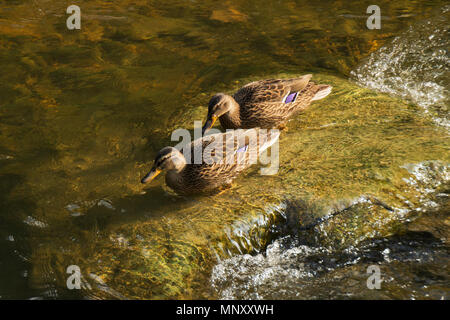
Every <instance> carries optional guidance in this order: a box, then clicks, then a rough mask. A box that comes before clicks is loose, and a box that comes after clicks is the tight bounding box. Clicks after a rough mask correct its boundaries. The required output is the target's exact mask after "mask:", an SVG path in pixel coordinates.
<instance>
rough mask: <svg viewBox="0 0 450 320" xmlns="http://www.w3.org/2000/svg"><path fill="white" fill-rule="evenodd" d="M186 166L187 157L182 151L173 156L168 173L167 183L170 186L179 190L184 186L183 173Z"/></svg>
mask: <svg viewBox="0 0 450 320" xmlns="http://www.w3.org/2000/svg"><path fill="white" fill-rule="evenodd" d="M185 168H186V159H185V157H184V156H183V155H182V154H181V153H179V154H178V155H177V156H175V157H173V158H172V163H171V166H170V169H169V170H168V171H167V174H166V183H167V185H168V186H169V187H171V188H172V189H174V190H178V189H179V188H181V187H182V186H183V183H184V180H183V174H182V173H183V171H184V169H185Z"/></svg>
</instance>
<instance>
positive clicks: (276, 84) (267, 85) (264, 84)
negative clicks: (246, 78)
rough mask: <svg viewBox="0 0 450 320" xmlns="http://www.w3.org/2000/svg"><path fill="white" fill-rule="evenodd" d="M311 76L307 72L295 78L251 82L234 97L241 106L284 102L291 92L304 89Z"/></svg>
mask: <svg viewBox="0 0 450 320" xmlns="http://www.w3.org/2000/svg"><path fill="white" fill-rule="evenodd" d="M311 77H312V75H311V74H307V75H304V76H302V77H300V78H295V79H268V80H260V81H255V82H251V83H249V84H247V85H245V86H243V87H242V88H241V89H239V90H238V91H237V92H236V93H235V94H234V95H233V98H234V99H235V100H236V102H237V103H239V105H241V106H243V105H246V104H255V103H256V104H258V103H264V102H275V103H283V102H284V101H285V100H286V99H287V98H288V96H289V94H293V93H296V92H299V91H301V90H303V89H304V88H305V87H306V86H307V84H308V83H309V80H310V79H311Z"/></svg>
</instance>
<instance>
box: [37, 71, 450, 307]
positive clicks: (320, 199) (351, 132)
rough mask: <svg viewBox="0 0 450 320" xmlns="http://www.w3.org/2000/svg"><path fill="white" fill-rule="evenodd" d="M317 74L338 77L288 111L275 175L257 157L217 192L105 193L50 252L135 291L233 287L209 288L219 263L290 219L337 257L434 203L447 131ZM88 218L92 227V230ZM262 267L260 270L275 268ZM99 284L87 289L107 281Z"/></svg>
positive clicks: (266, 240) (299, 232)
mask: <svg viewBox="0 0 450 320" xmlns="http://www.w3.org/2000/svg"><path fill="white" fill-rule="evenodd" d="M281 76H284V77H289V76H293V75H288V74H286V75H281ZM314 78H315V80H316V81H317V82H320V83H327V84H331V85H332V86H333V88H334V93H333V94H332V95H330V96H329V98H327V99H324V100H322V101H318V102H317V103H314V104H313V105H311V107H310V108H309V109H308V110H306V111H305V112H304V113H302V114H300V115H299V116H298V117H296V118H294V119H293V120H292V121H291V122H290V123H289V125H288V127H289V130H288V131H287V132H283V134H282V136H281V139H280V155H279V162H280V168H279V171H278V173H277V174H276V175H273V176H261V175H259V174H258V173H259V168H258V166H254V167H253V169H251V170H250V171H249V172H247V174H244V175H243V176H242V177H240V178H238V180H237V181H236V186H235V187H233V188H232V189H231V190H229V191H227V192H225V193H223V194H221V195H217V196H199V197H193V198H184V197H179V196H176V195H174V194H173V193H172V192H171V191H170V190H169V189H168V188H167V187H166V186H165V184H164V182H163V181H162V179H161V180H158V181H156V182H155V183H154V184H153V185H151V186H150V187H149V188H148V189H147V192H146V193H145V194H141V193H140V192H136V194H132V195H128V196H125V197H122V198H115V199H114V198H112V197H111V196H109V197H108V198H109V199H111V201H110V204H111V206H113V207H114V208H116V210H110V209H108V208H107V207H103V206H97V205H92V206H91V207H90V208H87V209H86V211H85V214H84V215H83V216H80V217H76V218H75V219H74V220H73V223H72V224H71V226H70V230H71V231H70V232H69V233H70V234H73V236H74V237H75V238H77V241H75V242H74V241H71V242H70V243H65V242H64V241H63V240H62V241H61V242H62V243H64V247H66V248H67V249H69V250H68V251H67V255H65V256H61V252H60V251H55V252H53V253H52V254H50V256H53V255H55V256H58V257H59V258H58V259H61V261H65V263H66V264H67V263H69V261H73V259H74V256H77V257H78V258H77V264H78V265H80V268H81V270H85V271H84V272H89V273H93V274H96V275H98V276H99V277H101V279H103V282H104V285H105V286H108V288H111V290H114V292H117V293H119V294H120V295H123V296H124V297H127V298H149V299H162V298H206V297H210V295H212V296H216V294H218V295H219V296H222V297H227V295H226V294H224V293H223V292H222V293H218V292H215V291H213V292H210V288H209V281H208V278H209V276H210V272H211V270H212V269H213V267H214V265H216V264H217V263H218V262H220V261H227V259H230V258H231V259H238V260H236V261H240V260H239V259H241V258H242V259H247V260H249V261H251V260H252V259H263V258H262V257H263V256H261V255H260V254H259V253H262V252H265V254H267V252H268V251H266V248H268V246H269V245H271V246H272V247H270V246H269V248H273V245H274V243H276V240H275V242H273V241H274V239H278V238H279V237H280V235H282V234H286V231H280V230H282V229H283V228H288V229H289V230H290V231H289V232H288V235H290V236H295V237H297V238H298V239H300V240H301V241H302V242H301V243H302V245H303V246H304V247H303V248H304V249H305V250H313V251H314V252H316V251H318V252H329V255H330V256H331V257H330V259H333V257H332V255H333V254H334V253H335V252H336V250H338V251H339V250H344V249H346V248H351V247H355V246H357V245H358V244H360V243H362V242H364V241H369V240H370V239H376V238H380V237H389V236H391V235H393V234H394V233H395V231H396V230H397V229H398V228H399V226H401V225H402V224H403V223H405V222H407V221H408V219H410V218H412V217H413V216H414V214H415V213H417V212H418V211H419V210H420V208H423V207H427V206H428V205H429V202H427V199H428V198H427V197H431V194H433V192H429V191H430V190H435V189H436V188H438V187H439V186H440V185H443V184H445V183H447V182H448V163H449V155H448V152H446V146H448V143H449V142H448V137H447V133H446V131H445V130H444V129H442V128H439V127H436V126H435V125H434V123H433V121H432V119H431V118H427V117H426V116H424V115H423V114H422V113H421V112H420V109H419V108H418V107H416V106H414V105H411V104H408V103H405V102H404V101H402V100H399V99H396V98H392V97H389V96H386V95H384V94H380V93H376V92H373V91H371V90H369V89H363V88H360V87H358V86H356V85H354V84H351V83H349V82H348V81H346V80H342V79H339V78H337V77H334V76H329V75H315V76H314ZM250 80H252V79H245V80H243V81H242V82H247V81H250ZM232 89H233V88H232ZM230 91H232V90H230ZM193 101H194V102H193V105H195V104H196V103H195V101H196V100H195V99H194V100H193ZM186 108H187V110H192V112H194V113H198V110H197V109H196V108H195V107H192V108H190V107H189V106H187V107H186ZM188 113H189V111H188ZM185 119H190V117H189V115H187V116H186V117H185ZM198 120H200V119H198ZM189 121H191V120H189ZM330 123H332V124H333V125H327V124H330ZM189 125H191V126H192V123H191V122H186V123H184V124H183V123H180V126H187V127H188V128H189ZM125 183H126V184H130V185H131V184H133V183H136V181H134V180H132V179H130V180H126V181H125ZM431 201H432V200H431ZM93 203H94V204H95V203H98V201H97V202H95V201H94V202H93ZM143 208H144V209H143ZM124 212H126V213H124ZM286 221H288V222H289V223H286ZM92 226H96V228H98V232H97V233H96V234H93V233H92V232H88V231H89V230H90V228H92ZM280 228H281V229H280ZM83 243H91V245H90V246H84V245H82V244H83ZM271 243H272V244H271ZM270 250H271V249H269V251H270ZM295 250H297V249H295ZM299 250H300V249H299ZM300 251H301V250H300ZM330 252H331V253H330ZM36 254H39V249H38V251H37V252H36ZM248 254H256V256H255V258H253V257H252V256H248ZM280 254H286V255H289V254H290V253H289V251H286V252H284V251H283V252H282V253H280ZM239 257H241V258H239ZM264 259H266V258H264ZM355 259H357V257H355ZM225 263H226V262H225ZM71 264H73V262H72V263H71ZM62 265H64V263H63V264H62ZM220 265H221V264H219V266H220ZM237 265H240V263H238V264H237ZM225 266H228V267H229V266H230V265H229V264H225ZM216 268H218V267H216ZM217 270H218V269H214V271H213V273H214V274H216V273H217V272H218V271H217ZM250 270H251V269H250ZM263 272H264V275H260V276H261V277H265V276H267V275H266V272H268V271H263ZM299 272H300V273H302V272H303V271H299ZM305 272H307V273H310V272H312V271H311V270H309V271H308V270H306V271H305ZM230 273H231V274H236V275H239V270H233V269H230V270H228V273H227V274H230ZM217 274H219V273H217ZM273 274H274V275H275V274H276V272H275V271H274V273H273ZM313 275H314V273H313ZM61 276H62V277H63V276H64V274H61ZM86 279H87V281H90V280H89V278H88V277H86ZM267 279H270V277H269V278H267ZM272 279H273V278H272ZM217 283H218V284H219V286H220V283H221V282H217ZM261 283H264V282H261ZM91 287H92V288H93V289H91V290H90V291H89V292H86V294H87V295H94V296H105V295H107V292H109V291H110V290H109V291H107V290H101V291H99V292H96V291H95V290H96V289H95V288H96V286H95V284H92V285H91ZM248 296H252V295H251V294H249V295H248ZM230 297H231V296H230ZM252 297H253V296H252ZM254 297H257V296H254Z"/></svg>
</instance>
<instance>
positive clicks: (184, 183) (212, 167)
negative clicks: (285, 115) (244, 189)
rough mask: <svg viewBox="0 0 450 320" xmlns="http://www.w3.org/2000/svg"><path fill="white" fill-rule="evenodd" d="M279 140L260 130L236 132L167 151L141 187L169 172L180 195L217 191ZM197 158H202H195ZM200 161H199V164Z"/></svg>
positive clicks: (159, 158) (169, 182) (172, 186)
mask: <svg viewBox="0 0 450 320" xmlns="http://www.w3.org/2000/svg"><path fill="white" fill-rule="evenodd" d="M266 132H267V134H266ZM278 136H279V133H278V132H270V131H266V130H264V131H261V130H259V129H250V130H234V131H231V132H227V133H218V134H212V135H207V136H204V137H202V138H200V139H197V140H195V141H193V142H192V143H190V144H188V145H185V146H184V148H183V149H182V150H181V151H182V152H180V151H179V150H178V149H176V148H173V147H165V148H163V149H161V151H160V152H159V153H158V155H157V156H156V159H155V163H154V165H153V168H152V169H151V171H150V172H149V173H148V174H147V175H146V176H145V177H144V178H143V179H142V183H146V182H149V181H151V180H152V179H153V178H154V177H156V176H157V175H158V174H159V172H161V171H162V170H166V171H167V174H166V183H167V185H168V186H169V187H170V188H171V189H173V190H174V191H175V192H176V193H178V194H194V193H201V192H208V191H214V190H217V189H219V188H220V187H221V186H223V185H229V184H231V182H232V180H233V179H235V178H236V177H237V176H238V175H239V174H240V173H241V172H242V171H244V170H245V169H247V168H248V167H250V166H251V165H252V164H253V163H256V161H257V158H258V155H259V154H260V153H261V152H263V151H264V150H265V149H267V148H268V147H270V146H271V145H272V144H273V143H274V142H275V141H276V140H277V139H278ZM227 150H228V152H227ZM195 154H197V156H198V155H200V157H197V158H196V155H195ZM202 155H203V157H202ZM198 158H199V159H200V161H196V159H198Z"/></svg>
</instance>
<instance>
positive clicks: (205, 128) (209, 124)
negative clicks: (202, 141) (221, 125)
mask: <svg viewBox="0 0 450 320" xmlns="http://www.w3.org/2000/svg"><path fill="white" fill-rule="evenodd" d="M217 118H218V117H217V116H212V117H210V118H208V120H206V122H205V125H204V126H203V128H202V135H204V134H205V132H206V131H208V130H209V129H211V128H212V126H213V125H214V123H215V122H216V121H217Z"/></svg>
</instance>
